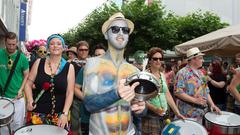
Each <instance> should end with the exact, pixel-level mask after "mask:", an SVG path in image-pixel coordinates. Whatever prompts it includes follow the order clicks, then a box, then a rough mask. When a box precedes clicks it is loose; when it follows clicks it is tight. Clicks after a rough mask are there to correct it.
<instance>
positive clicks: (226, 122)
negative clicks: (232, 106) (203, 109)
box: [205, 111, 240, 126]
mask: <svg viewBox="0 0 240 135" xmlns="http://www.w3.org/2000/svg"><path fill="white" fill-rule="evenodd" d="M221 113H222V115H218V114H216V113H214V112H208V113H206V114H205V118H206V119H207V120H208V121H211V122H212V123H215V124H218V125H222V126H240V116H239V115H237V114H235V113H231V112H226V111H221Z"/></svg>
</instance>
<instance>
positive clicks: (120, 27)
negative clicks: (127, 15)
mask: <svg viewBox="0 0 240 135" xmlns="http://www.w3.org/2000/svg"><path fill="white" fill-rule="evenodd" d="M129 31H130V29H129V28H128V25H127V23H126V21H124V20H115V21H113V22H112V23H111V24H110V26H109V28H108V31H107V32H106V34H105V38H106V39H107V40H108V42H109V43H110V44H111V45H112V47H113V48H115V49H117V50H122V49H124V48H125V47H126V45H127V43H128V37H129Z"/></svg>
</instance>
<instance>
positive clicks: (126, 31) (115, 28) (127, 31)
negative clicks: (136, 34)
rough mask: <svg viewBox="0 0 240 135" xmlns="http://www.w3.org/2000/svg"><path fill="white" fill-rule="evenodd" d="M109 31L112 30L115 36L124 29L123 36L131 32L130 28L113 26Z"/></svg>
mask: <svg viewBox="0 0 240 135" xmlns="http://www.w3.org/2000/svg"><path fill="white" fill-rule="evenodd" d="M109 29H111V30H112V33H114V34H117V33H118V32H119V31H120V29H122V32H123V34H129V32H130V28H128V27H119V26H111V27H110V28H109ZM109 29H108V30H109Z"/></svg>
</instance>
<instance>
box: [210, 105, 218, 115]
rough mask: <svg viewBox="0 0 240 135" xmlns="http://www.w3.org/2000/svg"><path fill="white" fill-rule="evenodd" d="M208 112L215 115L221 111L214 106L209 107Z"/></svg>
mask: <svg viewBox="0 0 240 135" xmlns="http://www.w3.org/2000/svg"><path fill="white" fill-rule="evenodd" d="M210 111H211V112H213V111H214V112H216V113H217V114H221V110H220V109H219V108H218V107H217V106H216V105H211V106H210Z"/></svg>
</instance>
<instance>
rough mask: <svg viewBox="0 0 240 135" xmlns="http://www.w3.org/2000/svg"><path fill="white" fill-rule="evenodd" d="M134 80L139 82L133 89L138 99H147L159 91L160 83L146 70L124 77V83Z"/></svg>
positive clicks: (133, 81)
mask: <svg viewBox="0 0 240 135" xmlns="http://www.w3.org/2000/svg"><path fill="white" fill-rule="evenodd" d="M135 82H139V83H140V84H139V85H138V86H137V87H136V88H135V89H134V90H135V94H136V96H135V98H136V99H138V100H140V101H141V100H148V99H150V98H152V97H154V96H156V95H157V94H158V92H159V91H161V90H160V89H159V88H160V84H159V82H158V80H157V79H156V77H155V76H153V75H152V74H151V73H147V72H138V73H134V74H132V75H130V76H128V78H127V79H126V84H128V85H132V84H133V83H135Z"/></svg>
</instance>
